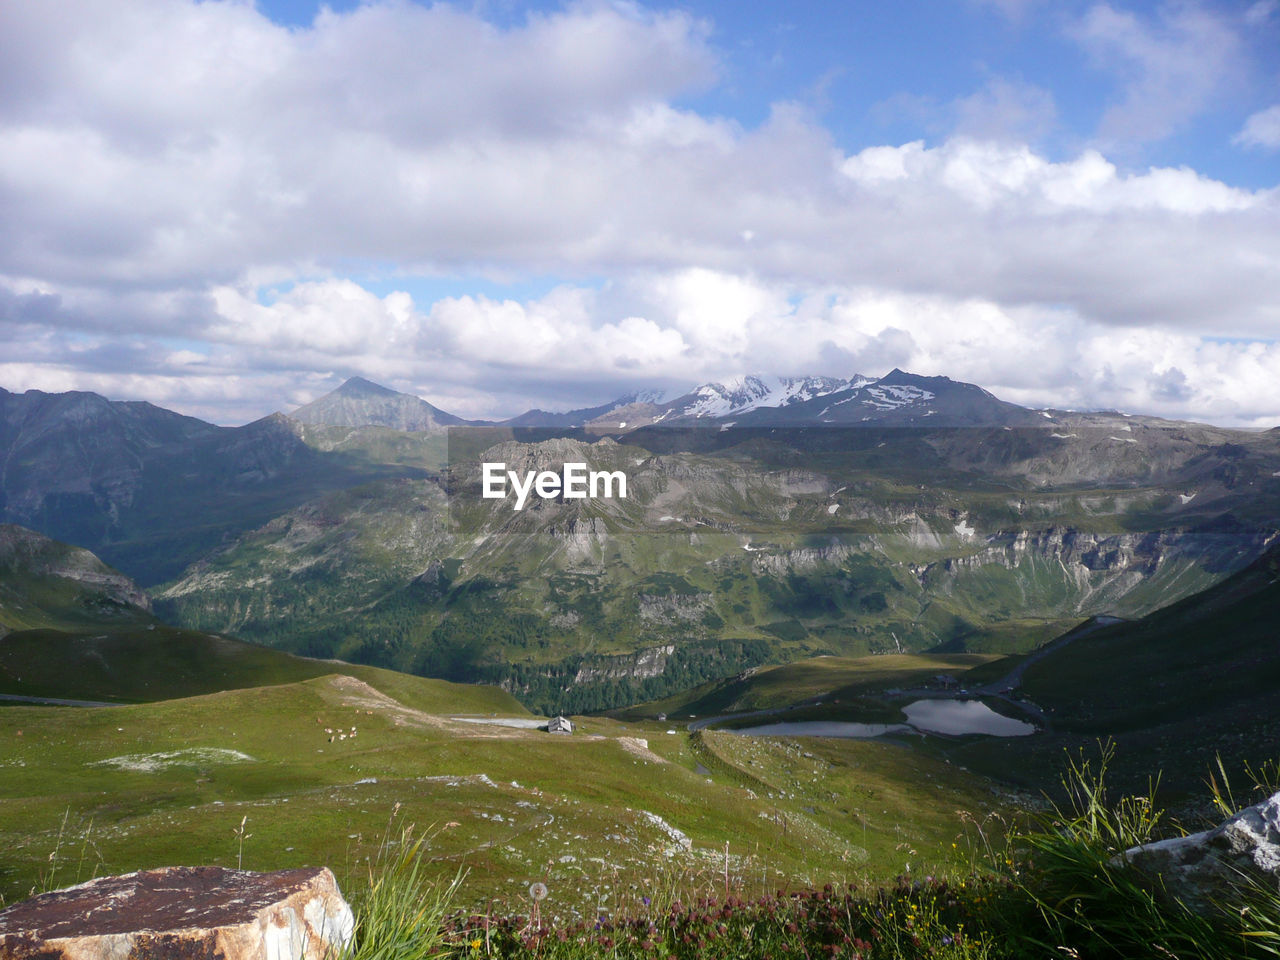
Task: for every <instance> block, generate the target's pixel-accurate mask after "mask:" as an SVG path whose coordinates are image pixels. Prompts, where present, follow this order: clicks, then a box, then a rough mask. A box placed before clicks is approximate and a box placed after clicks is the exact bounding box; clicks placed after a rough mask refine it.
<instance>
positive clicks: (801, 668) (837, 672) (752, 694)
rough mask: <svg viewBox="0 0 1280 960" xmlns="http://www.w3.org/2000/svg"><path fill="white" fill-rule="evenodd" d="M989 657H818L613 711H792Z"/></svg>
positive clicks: (968, 666) (958, 669)
mask: <svg viewBox="0 0 1280 960" xmlns="http://www.w3.org/2000/svg"><path fill="white" fill-rule="evenodd" d="M999 659H1000V658H998V657H996V656H995V655H993V654H886V655H884V656H878V657H855V658H849V657H818V658H815V659H812V660H801V661H798V662H796V663H789V664H784V665H782V666H773V667H761V668H759V669H756V670H750V671H747V672H746V673H744V674H742V675H741V676H737V677H732V678H730V679H727V680H719V681H715V682H713V683H708V684H703V685H701V686H698V687H695V688H694V689H692V690H686V691H684V692H682V693H679V694H677V695H675V696H673V697H667V698H665V699H663V700H657V701H653V702H650V703H644V704H639V705H637V706H635V707H631V708H628V709H626V710H623V711H619V714H618V715H619V716H622V717H628V718H630V717H634V718H637V719H638V718H641V717H656V716H657V715H658V714H659V713H664V714H667V715H668V716H672V717H675V716H687V715H688V714H695V715H697V716H700V717H705V716H708V715H710V714H717V713H731V712H735V711H746V710H768V709H778V708H783V707H794V706H799V705H801V704H804V703H806V702H809V701H813V700H820V699H825V700H842V699H852V698H855V697H859V696H862V695H864V694H867V693H870V692H873V691H881V690H884V689H885V688H890V687H909V686H914V685H918V684H921V683H924V682H926V681H927V680H929V679H930V678H932V677H934V676H936V675H938V674H943V673H944V674H951V675H952V676H955V677H963V676H964V675H965V674H966V673H967V672H968V671H970V670H972V669H975V668H977V667H979V666H981V665H983V664H986V663H989V662H992V661H995V660H999Z"/></svg>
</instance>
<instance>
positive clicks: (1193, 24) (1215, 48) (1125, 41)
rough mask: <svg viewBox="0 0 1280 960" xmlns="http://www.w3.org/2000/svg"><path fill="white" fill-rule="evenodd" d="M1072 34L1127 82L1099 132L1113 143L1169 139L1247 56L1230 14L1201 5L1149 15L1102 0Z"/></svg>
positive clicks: (1210, 100) (1203, 107) (1175, 6)
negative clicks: (1120, 8) (1139, 13)
mask: <svg viewBox="0 0 1280 960" xmlns="http://www.w3.org/2000/svg"><path fill="white" fill-rule="evenodd" d="M1071 33H1072V35H1073V36H1074V37H1075V38H1076V40H1077V41H1078V42H1079V43H1080V44H1081V45H1082V46H1083V47H1084V49H1085V50H1086V51H1087V52H1088V53H1089V54H1090V55H1091V56H1092V57H1093V58H1094V60H1095V62H1096V63H1097V65H1098V66H1099V67H1100V68H1102V69H1104V70H1106V71H1108V72H1111V73H1113V74H1115V75H1116V76H1117V77H1118V79H1119V80H1120V81H1121V83H1122V94H1121V96H1120V98H1119V101H1118V102H1116V103H1114V104H1113V105H1112V106H1111V107H1109V108H1108V109H1107V111H1106V113H1105V114H1104V115H1103V118H1102V122H1101V124H1100V126H1099V130H1098V133H1099V136H1100V137H1101V138H1102V139H1103V141H1104V142H1108V143H1112V144H1126V143H1145V142H1149V141H1153V140H1162V139H1164V138H1165V137H1167V136H1169V135H1170V134H1172V133H1174V132H1176V131H1178V130H1179V129H1180V128H1181V127H1182V126H1183V125H1184V124H1185V123H1186V122H1187V121H1188V120H1190V119H1191V118H1192V117H1195V116H1196V115H1198V114H1200V113H1202V112H1203V111H1205V110H1207V109H1209V108H1210V107H1211V106H1212V105H1213V98H1214V95H1215V94H1216V93H1218V92H1219V91H1220V90H1221V89H1222V88H1223V87H1224V86H1225V85H1226V84H1227V83H1229V82H1230V81H1231V80H1232V79H1233V78H1234V77H1235V76H1236V74H1237V73H1238V71H1239V70H1240V68H1241V65H1242V63H1243V62H1244V58H1243V57H1242V55H1241V53H1242V45H1241V40H1240V36H1239V34H1238V33H1237V32H1236V30H1235V28H1234V26H1233V25H1232V24H1231V23H1230V22H1229V20H1228V19H1227V18H1226V17H1225V16H1223V15H1221V14H1219V13H1216V12H1214V11H1211V10H1207V9H1204V8H1202V7H1200V6H1199V5H1197V4H1194V3H1180V4H1169V5H1166V6H1162V7H1160V8H1159V9H1158V11H1157V12H1156V14H1155V15H1153V16H1150V17H1142V16H1139V15H1138V14H1136V13H1133V12H1131V11H1128V10H1118V9H1116V8H1115V7H1113V6H1112V5H1111V4H1109V3H1099V4H1095V5H1094V6H1092V7H1090V8H1089V10H1088V11H1087V12H1086V13H1085V15H1084V16H1083V17H1082V18H1080V20H1079V21H1078V22H1077V23H1076V24H1075V25H1074V26H1073V28H1072V30H1071Z"/></svg>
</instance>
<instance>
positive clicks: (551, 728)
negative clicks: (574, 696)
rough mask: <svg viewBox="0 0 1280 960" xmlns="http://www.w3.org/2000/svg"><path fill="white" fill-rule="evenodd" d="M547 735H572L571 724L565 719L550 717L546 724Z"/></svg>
mask: <svg viewBox="0 0 1280 960" xmlns="http://www.w3.org/2000/svg"><path fill="white" fill-rule="evenodd" d="M547 733H565V734H571V733H573V724H572V723H570V722H569V719H568V718H567V717H552V718H551V720H550V721H549V722H548V723H547Z"/></svg>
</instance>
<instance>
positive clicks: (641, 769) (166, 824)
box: [0, 665, 1011, 921]
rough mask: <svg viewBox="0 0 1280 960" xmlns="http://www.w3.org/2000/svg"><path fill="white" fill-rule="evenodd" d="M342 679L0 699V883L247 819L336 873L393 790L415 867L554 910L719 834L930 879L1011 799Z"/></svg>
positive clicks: (363, 847)
mask: <svg viewBox="0 0 1280 960" xmlns="http://www.w3.org/2000/svg"><path fill="white" fill-rule="evenodd" d="M336 668H337V667H336V665H335V669H336ZM364 676H366V677H368V678H369V679H368V680H366V681H362V680H359V679H356V678H355V677H349V676H344V675H331V676H326V677H320V678H316V679H311V680H306V681H303V682H300V683H290V684H282V685H276V686H266V687H256V688H250V689H241V690H231V691H225V692H221V693H214V694H209V695H205V696H199V697H192V698H187V699H180V700H168V701H163V702H159V703H146V704H135V705H127V706H119V707H109V708H88V709H73V708H54V707H35V706H7V707H5V708H3V709H0V849H2V850H3V851H4V852H3V854H0V893H3V895H4V896H5V897H6V898H7V899H9V900H12V899H14V898H16V897H20V896H24V895H26V894H27V893H28V892H29V891H30V890H31V889H32V888H33V887H36V886H37V885H38V884H39V882H40V875H41V873H42V872H43V871H47V870H48V868H49V865H50V860H49V854H50V851H51V850H53V849H54V848H55V847H57V848H58V849H59V850H60V851H61V852H60V853H59V855H58V856H59V857H60V858H62V862H61V866H62V870H61V872H60V876H61V877H68V876H70V875H71V874H72V873H74V872H75V864H76V863H78V862H79V860H78V856H79V851H80V850H81V849H82V848H85V849H87V850H88V862H87V864H86V867H87V869H88V870H90V871H96V872H98V873H123V872H127V871H129V870H133V869H139V868H142V867H147V866H155V865H158V864H164V863H180V862H187V863H191V862H195V863H210V864H222V865H235V864H236V863H237V861H238V859H239V858H240V855H241V850H240V844H239V842H238V840H237V836H236V832H235V831H236V829H237V827H239V825H240V824H241V823H242V821H243V820H244V818H245V817H247V818H248V821H247V828H246V829H247V832H248V834H249V837H248V838H247V839H245V840H244V842H243V863H244V866H245V868H247V869H254V870H267V869H281V868H286V867H296V866H302V865H307V864H313V865H319V864H328V865H329V866H331V867H332V868H333V869H334V871H335V873H336V874H337V876H338V877H339V878H343V877H352V876H356V875H360V874H362V873H363V871H364V867H365V863H366V858H368V857H372V856H374V855H376V851H377V849H378V843H379V838H380V837H381V836H382V835H383V833H384V828H385V823H386V819H387V815H388V812H389V811H390V810H391V809H392V808H393V807H394V806H395V805H396V804H397V803H398V804H400V805H401V811H402V814H401V816H402V818H403V819H404V820H405V821H406V822H413V823H417V824H421V825H432V824H434V825H435V827H436V828H438V831H439V832H438V834H437V835H436V836H435V838H434V839H433V840H432V842H431V858H432V859H431V864H432V867H431V876H432V877H440V876H446V877H452V876H453V875H454V874H455V873H456V872H457V870H458V869H459V868H463V867H465V868H466V869H467V870H468V873H467V877H466V880H465V881H464V883H463V886H462V887H461V890H460V893H459V897H460V898H461V900H460V901H459V902H462V903H476V904H479V903H490V902H495V903H496V904H498V906H499V907H502V905H504V904H505V908H504V909H515V908H516V907H517V905H518V904H519V902H520V900H519V897H520V895H521V892H522V891H523V890H525V889H526V888H527V887H528V885H529V884H530V883H531V882H533V881H534V880H541V881H543V882H545V883H547V885H548V886H549V887H550V888H551V890H552V895H551V897H549V898H548V901H547V903H546V904H545V905H544V906H545V908H546V910H547V911H548V914H549V915H551V914H554V915H558V916H560V917H562V918H564V919H565V920H566V921H571V920H572V919H573V918H574V917H575V916H594V915H596V911H597V910H598V909H599V908H600V907H601V906H602V905H604V906H605V907H606V908H607V909H610V910H612V909H614V906H615V905H616V904H617V903H618V901H619V898H621V897H622V896H623V894H624V893H625V892H626V891H627V890H630V889H631V888H632V887H633V886H634V887H635V888H636V889H639V888H640V886H642V885H643V882H644V878H645V877H646V876H650V875H651V874H652V864H653V862H654V861H655V858H656V859H659V860H661V861H663V862H670V863H673V864H678V865H682V866H687V867H688V868H690V869H695V870H698V869H714V868H715V867H718V866H722V864H723V858H724V845H725V843H726V842H728V843H729V844H730V857H731V862H732V865H733V871H734V872H735V874H738V875H741V876H743V877H748V878H759V882H760V883H762V884H765V885H767V886H768V887H772V886H775V885H778V884H782V885H793V884H805V883H817V884H819V885H821V884H823V883H833V884H841V885H843V884H847V883H850V882H857V883H866V882H869V881H871V880H873V879H883V880H889V879H891V878H892V877H893V876H895V875H896V874H898V873H900V872H903V871H904V870H910V871H911V872H912V873H913V874H916V873H925V872H930V873H935V874H936V873H938V872H939V871H941V870H942V869H943V868H945V867H947V866H948V864H950V865H952V866H954V865H955V864H956V863H958V862H960V858H959V854H958V853H957V851H955V850H953V849H952V848H951V846H950V844H951V843H952V842H953V841H954V840H955V839H956V838H957V836H958V835H959V834H960V832H961V831H962V824H961V822H960V820H959V818H958V817H957V814H956V811H958V810H968V811H971V812H972V813H973V815H974V816H975V817H979V818H981V817H985V816H987V815H988V814H989V813H990V812H992V811H1004V810H1007V809H1008V808H1009V807H1010V806H1011V801H1010V800H1009V799H1008V798H1007V797H1005V796H1004V795H1002V794H1000V793H998V792H994V791H993V788H992V784H991V783H990V782H989V781H987V780H985V779H984V778H980V777H975V776H972V775H970V774H966V773H965V772H963V771H961V770H959V769H958V768H956V767H954V766H952V765H950V764H947V763H946V762H945V761H943V760H941V759H938V758H936V757H934V756H931V755H929V753H928V752H919V751H913V750H909V749H906V748H904V747H902V746H898V745H894V744H885V743H874V742H854V741H821V742H815V743H814V744H812V745H804V746H802V745H800V744H797V743H795V742H792V741H786V740H757V739H755V738H750V737H741V736H735V735H733V734H728V733H706V732H704V733H702V734H700V735H698V740H699V741H701V742H702V743H705V744H709V749H710V750H711V751H713V752H714V755H715V756H716V757H718V758H720V760H719V762H718V765H717V767H716V769H714V770H712V772H711V773H710V774H708V773H706V772H703V771H705V769H707V765H704V764H703V763H702V760H701V758H702V757H703V756H704V754H703V753H702V752H701V747H700V745H699V744H696V743H695V742H694V740H693V737H691V735H689V734H688V733H687V732H685V731H683V730H679V731H677V732H675V733H668V732H667V731H668V730H673V729H675V728H673V727H670V726H669V725H667V724H656V723H620V722H618V721H615V720H611V719H607V718H598V719H592V718H579V719H578V731H577V733H576V734H575V735H574V736H572V737H557V736H550V735H548V734H546V733H543V732H540V731H537V730H527V729H513V728H509V727H502V726H492V725H487V724H478V723H466V722H461V721H458V720H453V719H451V718H452V717H455V716H460V715H463V714H469V715H476V714H479V715H481V716H487V715H490V714H493V713H495V712H496V713H498V714H499V715H505V716H513V715H516V716H518V715H519V707H518V706H517V705H516V704H515V703H514V702H513V701H512V700H510V698H508V697H507V695H506V694H503V693H501V692H500V691H496V690H493V689H492V688H484V687H466V686H459V685H453V684H446V683H442V682H440V681H428V680H423V679H420V678H414V677H407V676H403V675H394V674H389V673H385V672H377V671H368V672H364ZM352 728H355V734H354V735H352ZM920 784H927V785H928V789H927V790H925V791H923V792H921V791H920V789H919V785H920ZM64 818H65V819H66V827H65V829H62V830H61V831H59V824H61V823H62V822H63V821H64ZM672 831H680V832H682V833H683V835H685V836H687V837H688V838H689V844H690V845H689V847H688V849H686V848H685V847H684V846H683V845H682V844H681V843H680V842H678V841H677V840H676V839H674V837H675V836H676V834H674V833H673V832H672ZM59 833H61V837H62V839H61V841H59V840H58V837H59ZM908 841H910V842H908ZM752 882H756V880H754V879H753V881H752ZM495 909H497V907H495Z"/></svg>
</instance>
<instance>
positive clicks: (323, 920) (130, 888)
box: [0, 867, 355, 960]
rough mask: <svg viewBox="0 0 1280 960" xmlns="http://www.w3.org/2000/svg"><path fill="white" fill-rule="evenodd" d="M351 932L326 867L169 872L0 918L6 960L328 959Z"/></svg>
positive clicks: (65, 894)
mask: <svg viewBox="0 0 1280 960" xmlns="http://www.w3.org/2000/svg"><path fill="white" fill-rule="evenodd" d="M354 927H355V920H354V917H353V916H352V913H351V908H350V907H349V906H348V905H347V902H346V901H345V900H343V899H342V894H341V893H339V892H338V884H337V881H335V880H334V877H333V874H332V873H331V872H330V871H329V869H328V867H321V868H319V869H315V868H307V869H302V870H281V871H279V872H277V873H250V872H247V871H241V870H228V869H226V868H224V867H164V868H162V869H159V870H142V871H139V872H138V873H130V874H127V875H125V876H120V877H100V878H99V879H97V880H90V881H89V882H88V883H83V884H80V885H79V886H76V887H68V888H67V889H65V890H55V891H53V892H52V893H44V894H40V895H39V896H36V897H32V898H31V899H30V900H24V901H22V902H20V903H15V904H14V905H13V906H11V907H9V908H8V909H7V910H3V911H0V960H325V958H326V957H329V958H332V957H333V956H334V955H335V954H336V953H338V952H339V951H341V950H342V948H344V947H345V946H346V945H347V944H348V943H349V942H350V940H351V937H352V933H353V930H354Z"/></svg>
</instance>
